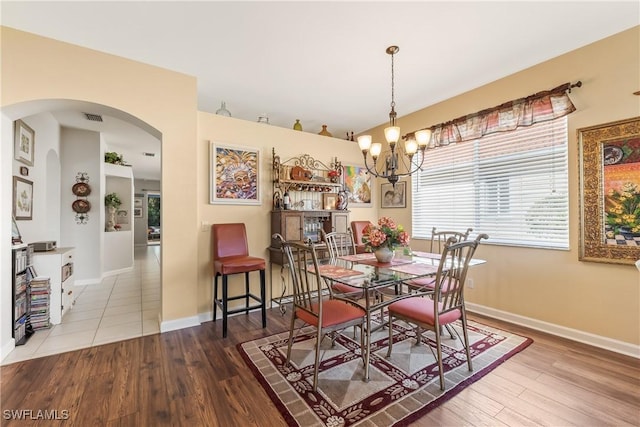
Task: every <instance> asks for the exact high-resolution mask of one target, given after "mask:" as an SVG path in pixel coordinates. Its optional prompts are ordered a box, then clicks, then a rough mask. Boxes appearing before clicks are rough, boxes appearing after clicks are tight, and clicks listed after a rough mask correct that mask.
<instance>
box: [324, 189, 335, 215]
mask: <svg viewBox="0 0 640 427" xmlns="http://www.w3.org/2000/svg"><path fill="white" fill-rule="evenodd" d="M337 206H338V193H322V208H323V209H324V210H327V211H330V210H334V209H337Z"/></svg>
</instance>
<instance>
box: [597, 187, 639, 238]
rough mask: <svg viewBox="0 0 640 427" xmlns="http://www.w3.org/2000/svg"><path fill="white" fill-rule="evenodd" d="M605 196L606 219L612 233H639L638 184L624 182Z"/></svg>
mask: <svg viewBox="0 0 640 427" xmlns="http://www.w3.org/2000/svg"><path fill="white" fill-rule="evenodd" d="M607 196H608V197H607V198H606V205H605V212H606V215H607V219H606V221H607V225H609V226H610V227H611V229H612V232H613V234H619V233H622V232H626V233H640V185H638V184H635V183H633V182H630V181H629V182H625V183H624V184H622V186H621V187H620V188H619V189H615V188H612V189H611V190H609V194H608V195H607ZM608 237H609V236H608ZM611 237H613V236H611Z"/></svg>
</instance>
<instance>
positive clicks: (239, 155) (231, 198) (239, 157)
mask: <svg viewBox="0 0 640 427" xmlns="http://www.w3.org/2000/svg"><path fill="white" fill-rule="evenodd" d="M210 155H211V159H210V175H211V176H210V181H211V184H210V190H211V194H210V199H209V203H212V204H218V203H220V204H234V205H260V204H262V201H261V198H260V179H261V177H262V174H261V165H260V150H259V149H256V148H249V147H240V146H234V145H226V144H221V143H216V142H212V143H211V147H210Z"/></svg>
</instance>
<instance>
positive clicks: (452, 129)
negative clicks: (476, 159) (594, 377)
mask: <svg viewBox="0 0 640 427" xmlns="http://www.w3.org/2000/svg"><path fill="white" fill-rule="evenodd" d="M580 86H582V82H577V83H575V84H573V85H572V84H571V83H565V84H563V85H560V86H558V87H556V88H553V89H551V90H545V91H543V92H538V93H535V94H533V95H530V96H527V97H526V98H520V99H516V100H513V101H509V102H505V103H504V104H501V105H498V106H496V107H493V108H488V109H485V110H482V111H479V112H477V113H473V114H469V115H466V116H463V117H459V118H457V119H455V120H451V121H449V122H446V123H441V124H438V125H434V126H431V127H430V128H428V129H431V131H432V136H431V142H430V144H429V148H434V147H437V146H443V145H449V144H451V143H456V142H462V141H469V140H474V139H478V138H480V137H482V136H484V135H489V134H492V133H495V132H504V131H511V130H514V129H516V128H518V127H520V126H531V125H532V124H535V123H539V122H544V121H547V120H553V119H557V118H558V117H562V116H566V115H567V114H569V113H572V112H573V111H575V110H576V107H575V106H574V105H573V103H572V102H571V99H569V95H568V92H571V88H572V87H580ZM414 133H415V132H411V133H409V134H407V135H405V136H404V137H403V138H404V139H409V138H411V137H413V134H414Z"/></svg>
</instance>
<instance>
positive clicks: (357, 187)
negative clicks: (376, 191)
mask: <svg viewBox="0 0 640 427" xmlns="http://www.w3.org/2000/svg"><path fill="white" fill-rule="evenodd" d="M343 172H344V173H343V176H344V188H345V190H346V192H347V196H348V204H349V206H356V207H357V206H361V207H371V199H372V195H371V190H372V188H373V187H372V186H371V174H370V173H369V172H368V171H367V168H365V167H364V166H343Z"/></svg>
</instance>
